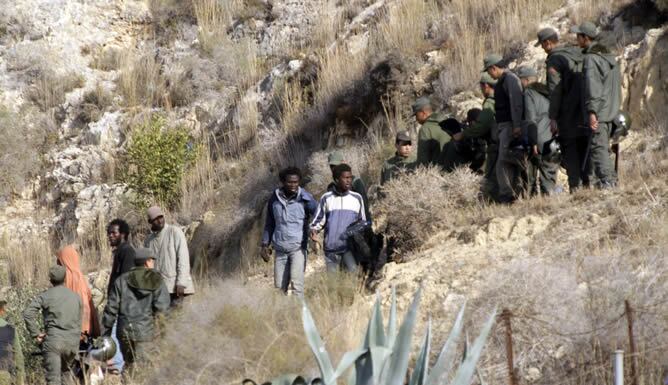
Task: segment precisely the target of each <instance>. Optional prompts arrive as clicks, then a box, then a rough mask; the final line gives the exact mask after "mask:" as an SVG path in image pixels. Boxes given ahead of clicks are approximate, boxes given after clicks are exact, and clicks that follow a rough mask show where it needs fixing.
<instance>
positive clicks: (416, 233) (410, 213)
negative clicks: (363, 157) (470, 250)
mask: <svg viewBox="0 0 668 385" xmlns="http://www.w3.org/2000/svg"><path fill="white" fill-rule="evenodd" d="M479 189H480V176H478V175H476V174H474V173H472V172H471V171H470V170H469V169H468V168H459V169H456V170H455V171H453V172H452V173H443V172H441V171H440V169H439V168H437V167H429V168H419V169H418V170H416V171H415V172H414V173H408V174H405V175H400V176H399V177H398V178H395V179H393V180H391V181H390V182H388V183H387V184H386V185H384V186H383V195H384V198H383V199H381V200H380V201H378V202H376V204H375V206H374V207H373V213H374V215H375V216H376V217H378V216H382V217H385V221H386V222H387V231H386V235H387V236H388V237H391V238H394V242H395V246H396V249H395V251H396V252H397V253H398V255H400V256H402V257H406V255H407V254H408V253H411V252H414V251H417V250H419V249H420V246H421V245H422V244H423V243H424V242H425V241H426V240H428V239H429V237H430V236H431V235H433V234H434V233H435V232H436V231H437V230H443V229H447V228H448V227H449V226H452V225H454V224H456V223H457V221H458V219H459V218H458V217H457V215H462V213H463V212H466V211H470V210H471V209H472V208H476V207H477V206H478V191H479Z"/></svg>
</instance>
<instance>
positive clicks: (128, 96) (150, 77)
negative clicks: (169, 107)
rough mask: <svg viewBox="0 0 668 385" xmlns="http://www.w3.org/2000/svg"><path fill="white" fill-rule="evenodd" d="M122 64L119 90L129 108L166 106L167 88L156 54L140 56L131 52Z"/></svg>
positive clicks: (124, 56) (122, 59)
mask: <svg viewBox="0 0 668 385" xmlns="http://www.w3.org/2000/svg"><path fill="white" fill-rule="evenodd" d="M120 62H121V64H120V69H119V76H118V79H117V89H118V91H119V93H120V94H121V95H122V96H123V100H124V102H125V104H126V105H127V106H128V107H135V106H147V107H153V106H160V105H163V104H164V102H165V97H166V94H167V86H166V83H165V78H164V76H163V75H162V65H161V64H160V62H159V61H158V58H157V56H156V54H155V53H154V52H151V51H150V50H149V51H148V52H145V53H141V54H140V53H136V52H134V51H132V50H130V51H128V52H127V53H126V54H124V55H123V57H122V58H121V60H120Z"/></svg>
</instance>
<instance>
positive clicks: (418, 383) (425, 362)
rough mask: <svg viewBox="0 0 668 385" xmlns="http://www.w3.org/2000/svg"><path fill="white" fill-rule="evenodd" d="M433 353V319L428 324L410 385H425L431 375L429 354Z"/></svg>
mask: <svg viewBox="0 0 668 385" xmlns="http://www.w3.org/2000/svg"><path fill="white" fill-rule="evenodd" d="M430 351H431V318H430V319H429V321H428V322H427V332H426V333H425V335H424V340H423V342H422V348H421V349H420V354H419V355H418V358H417V361H416V362H415V368H414V369H413V373H412V374H411V379H410V381H409V382H408V384H409V385H424V384H425V382H426V380H427V376H428V375H429V352H430Z"/></svg>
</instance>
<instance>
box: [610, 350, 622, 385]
mask: <svg viewBox="0 0 668 385" xmlns="http://www.w3.org/2000/svg"><path fill="white" fill-rule="evenodd" d="M612 365H613V368H614V372H615V385H624V351H623V350H615V353H614V354H613V358H612Z"/></svg>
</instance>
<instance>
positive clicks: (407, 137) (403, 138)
mask: <svg viewBox="0 0 668 385" xmlns="http://www.w3.org/2000/svg"><path fill="white" fill-rule="evenodd" d="M395 142H409V143H410V142H411V133H410V132H408V131H399V132H397V136H396V138H395Z"/></svg>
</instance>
